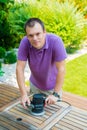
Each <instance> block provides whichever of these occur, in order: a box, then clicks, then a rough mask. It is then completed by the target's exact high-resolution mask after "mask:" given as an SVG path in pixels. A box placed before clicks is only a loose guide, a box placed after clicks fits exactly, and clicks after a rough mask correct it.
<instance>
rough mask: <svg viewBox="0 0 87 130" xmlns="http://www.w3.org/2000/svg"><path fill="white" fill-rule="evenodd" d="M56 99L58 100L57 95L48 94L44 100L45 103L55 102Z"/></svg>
mask: <svg viewBox="0 0 87 130" xmlns="http://www.w3.org/2000/svg"><path fill="white" fill-rule="evenodd" d="M57 100H58V97H55V96H54V95H49V96H48V97H47V98H46V100H45V105H49V104H55V103H56V102H57Z"/></svg>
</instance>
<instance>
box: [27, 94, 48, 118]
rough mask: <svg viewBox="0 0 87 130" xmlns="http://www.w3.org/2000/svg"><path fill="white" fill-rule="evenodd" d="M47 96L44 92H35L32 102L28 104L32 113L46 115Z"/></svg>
mask: <svg viewBox="0 0 87 130" xmlns="http://www.w3.org/2000/svg"><path fill="white" fill-rule="evenodd" d="M45 99H46V97H45V96H44V95H43V94H34V95H33V99H32V101H31V104H30V105H29V106H28V104H26V106H27V107H28V109H29V112H30V114H32V115H35V116H42V115H44V113H45V111H44V105H45Z"/></svg>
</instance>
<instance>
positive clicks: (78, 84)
mask: <svg viewBox="0 0 87 130" xmlns="http://www.w3.org/2000/svg"><path fill="white" fill-rule="evenodd" d="M63 90H64V91H67V92H71V93H74V94H77V95H81V96H85V97H87V54H85V55H83V56H80V57H79V58H76V59H74V60H72V61H70V62H68V63H67V64H66V76H65V82H64V86H63Z"/></svg>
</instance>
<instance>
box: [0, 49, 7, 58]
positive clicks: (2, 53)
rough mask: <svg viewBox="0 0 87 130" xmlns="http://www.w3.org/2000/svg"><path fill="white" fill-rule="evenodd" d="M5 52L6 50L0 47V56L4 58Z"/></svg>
mask: <svg viewBox="0 0 87 130" xmlns="http://www.w3.org/2000/svg"><path fill="white" fill-rule="evenodd" d="M5 52H6V50H5V48H2V47H0V58H4V56H5Z"/></svg>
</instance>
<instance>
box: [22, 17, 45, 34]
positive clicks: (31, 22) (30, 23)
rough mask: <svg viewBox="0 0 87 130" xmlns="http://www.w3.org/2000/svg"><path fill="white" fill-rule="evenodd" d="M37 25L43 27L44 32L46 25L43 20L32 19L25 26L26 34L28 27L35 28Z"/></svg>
mask: <svg viewBox="0 0 87 130" xmlns="http://www.w3.org/2000/svg"><path fill="white" fill-rule="evenodd" d="M35 23H39V24H40V25H41V27H42V29H43V30H44V29H45V27H44V23H43V22H42V20H40V19H39V18H30V19H28V20H27V21H26V23H25V25H24V30H25V32H26V27H27V26H29V27H33V26H34V25H35Z"/></svg>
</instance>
